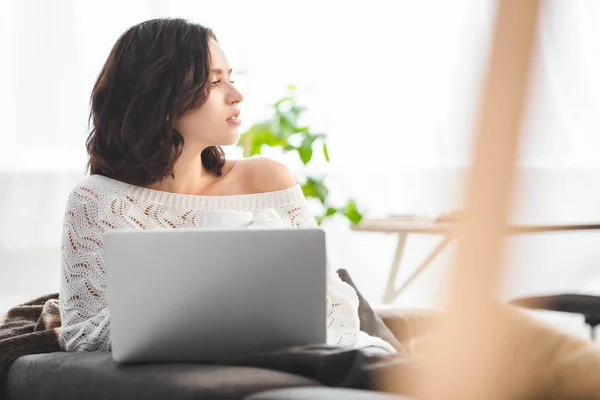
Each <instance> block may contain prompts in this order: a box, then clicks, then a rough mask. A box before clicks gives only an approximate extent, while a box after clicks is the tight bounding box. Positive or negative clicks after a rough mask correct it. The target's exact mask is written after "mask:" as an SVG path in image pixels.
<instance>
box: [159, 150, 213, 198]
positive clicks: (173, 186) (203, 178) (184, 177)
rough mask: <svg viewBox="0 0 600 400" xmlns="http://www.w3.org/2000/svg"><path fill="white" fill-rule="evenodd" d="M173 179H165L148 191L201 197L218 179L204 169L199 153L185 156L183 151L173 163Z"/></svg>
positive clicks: (169, 177)
mask: <svg viewBox="0 0 600 400" xmlns="http://www.w3.org/2000/svg"><path fill="white" fill-rule="evenodd" d="M173 173H174V175H175V177H174V178H173V177H171V176H168V177H166V178H165V179H163V180H161V181H159V182H156V183H154V184H152V185H150V186H149V188H150V189H154V190H160V191H163V192H169V193H179V194H191V195H201V194H204V193H206V192H207V191H208V189H209V187H210V186H211V185H213V184H214V183H215V181H217V180H218V179H219V178H218V177H216V176H215V175H214V174H212V173H210V172H209V171H207V170H206V168H204V166H203V165H202V160H201V158H200V153H197V152H196V153H195V154H189V152H188V153H187V154H186V152H185V151H184V152H183V153H182V154H181V156H179V158H178V159H177V161H176V162H175V166H174V168H173Z"/></svg>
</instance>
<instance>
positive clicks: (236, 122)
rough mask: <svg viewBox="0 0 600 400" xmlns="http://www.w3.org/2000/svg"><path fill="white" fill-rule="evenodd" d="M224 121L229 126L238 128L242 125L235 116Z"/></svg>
mask: <svg viewBox="0 0 600 400" xmlns="http://www.w3.org/2000/svg"><path fill="white" fill-rule="evenodd" d="M226 121H227V122H228V123H230V124H233V125H237V126H240V125H241V123H242V120H241V119H239V118H238V117H237V116H233V117H229V118H227V119H226Z"/></svg>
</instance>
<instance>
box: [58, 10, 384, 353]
mask: <svg viewBox="0 0 600 400" xmlns="http://www.w3.org/2000/svg"><path fill="white" fill-rule="evenodd" d="M231 72H232V71H231V68H230V66H229V63H228V61H227V58H226V57H225V54H224V53H223V50H222V49H221V48H220V47H219V44H218V42H217V40H216V37H215V35H214V34H213V33H212V31H210V30H209V29H207V28H205V27H203V26H201V25H198V24H194V23H191V22H188V21H185V20H182V19H155V20H150V21H146V22H143V23H141V24H138V25H136V26H133V27H132V28H130V29H129V30H128V31H127V32H125V33H124V34H123V35H122V36H121V37H120V38H119V39H118V41H117V43H116V44H115V46H114V48H113V49H112V51H111V53H110V55H109V57H108V59H107V61H106V63H105V65H104V67H103V69H102V71H101V73H100V76H99V77H98V80H97V81H96V84H95V86H94V89H93V92H92V97H91V114H90V119H91V120H92V121H93V129H92V132H91V134H90V136H89V138H88V141H87V149H88V153H89V156H90V158H89V168H90V175H91V176H90V177H89V178H87V179H86V180H84V181H83V182H81V183H80V184H79V185H78V186H77V187H76V188H75V189H74V190H73V192H72V193H71V195H70V196H69V199H68V204H67V208H66V213H65V220H64V233H63V244H62V281H61V297H60V298H61V317H62V323H63V327H62V331H61V343H62V346H63V347H64V349H65V350H67V351H106V350H110V348H111V343H110V313H109V310H108V308H107V303H106V294H105V291H106V273H105V269H104V259H103V254H102V236H103V233H104V232H105V231H107V230H116V229H127V228H138V229H148V228H158V227H166V228H190V227H196V225H195V221H196V220H195V216H196V214H197V213H199V212H201V211H203V210H208V209H209V210H240V211H250V212H252V213H253V214H254V215H255V216H256V215H259V214H261V215H262V216H263V218H264V215H271V216H274V217H273V218H275V219H277V221H274V222H273V224H272V225H274V226H277V225H284V226H288V227H295V228H311V227H316V223H315V220H314V218H313V216H312V215H311V213H310V211H309V210H308V208H307V204H306V201H305V199H304V197H303V194H302V191H301V189H300V188H299V186H298V185H297V184H296V182H295V181H294V178H293V177H292V175H291V174H290V172H289V171H288V169H287V168H286V167H285V166H283V165H281V164H279V163H276V162H274V161H272V160H269V159H266V158H252V159H245V160H237V161H236V160H226V159H225V155H224V152H223V151H222V149H221V148H220V147H219V146H223V145H232V144H234V143H235V142H236V141H237V139H238V127H239V125H240V118H239V115H240V110H239V104H240V103H241V102H242V100H243V99H244V97H243V96H242V94H241V93H240V92H239V91H238V90H237V89H236V88H235V86H234V85H233V83H234V82H233V81H231V80H230V79H231ZM273 211H274V212H273ZM165 251H168V249H165ZM326 301H327V310H328V320H327V342H328V343H329V344H332V345H340V346H345V347H354V348H365V347H372V348H374V350H378V349H381V350H382V351H385V352H390V353H393V352H394V351H395V350H394V348H393V347H392V346H391V345H390V344H388V343H387V342H385V341H384V340H382V339H380V338H376V337H372V336H369V335H367V334H366V333H364V332H361V331H360V329H359V319H358V298H357V295H356V292H355V291H354V290H353V289H352V287H350V286H349V285H347V284H345V283H344V282H342V281H341V280H340V279H339V278H338V277H337V275H335V274H334V273H329V274H328V291H327V298H326Z"/></svg>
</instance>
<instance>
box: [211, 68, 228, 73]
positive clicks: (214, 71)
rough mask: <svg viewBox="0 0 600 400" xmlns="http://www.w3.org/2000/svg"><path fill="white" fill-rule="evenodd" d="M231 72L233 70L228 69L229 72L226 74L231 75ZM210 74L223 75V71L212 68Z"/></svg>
mask: <svg viewBox="0 0 600 400" xmlns="http://www.w3.org/2000/svg"><path fill="white" fill-rule="evenodd" d="M232 72H233V69H230V70H229V72H228V74H231V73H232ZM212 73H213V74H222V73H223V70H222V69H221V68H214V69H213V70H212Z"/></svg>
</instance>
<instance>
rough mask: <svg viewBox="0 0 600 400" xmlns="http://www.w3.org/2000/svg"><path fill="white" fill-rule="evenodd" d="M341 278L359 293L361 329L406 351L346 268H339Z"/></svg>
mask: <svg viewBox="0 0 600 400" xmlns="http://www.w3.org/2000/svg"><path fill="white" fill-rule="evenodd" d="M337 274H338V275H339V277H340V279H341V280H342V281H344V282H346V283H347V284H348V285H350V286H352V288H354V290H355V291H356V294H357V295H358V317H359V319H360V330H361V331H363V332H365V333H368V334H369V335H371V336H377V337H379V338H381V339H383V340H385V341H386V342H388V343H389V344H391V345H392V346H393V347H394V348H395V349H396V350H397V351H398V352H404V348H403V347H402V344H400V342H399V341H398V340H397V339H396V337H395V336H394V334H393V333H392V331H391V330H390V329H389V328H388V327H387V325H386V324H385V323H384V322H383V320H382V319H381V318H380V317H379V315H377V313H375V311H373V308H371V305H370V304H369V302H368V301H367V299H365V298H364V297H363V295H362V294H361V293H360V290H358V288H357V287H356V285H355V284H354V282H353V281H352V278H351V277H350V274H349V273H348V271H346V270H345V269H339V270H337Z"/></svg>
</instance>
